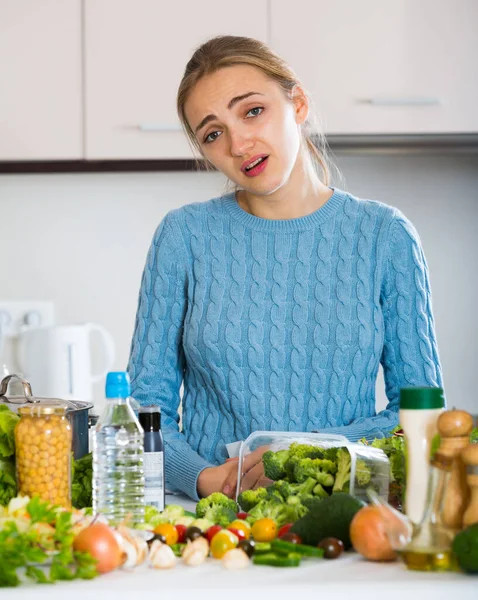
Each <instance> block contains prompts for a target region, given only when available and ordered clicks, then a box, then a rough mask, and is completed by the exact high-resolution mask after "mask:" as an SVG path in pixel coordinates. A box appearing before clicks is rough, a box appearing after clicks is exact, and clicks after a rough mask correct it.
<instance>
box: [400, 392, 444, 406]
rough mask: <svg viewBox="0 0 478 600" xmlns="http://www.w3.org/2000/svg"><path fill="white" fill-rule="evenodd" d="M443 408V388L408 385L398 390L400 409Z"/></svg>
mask: <svg viewBox="0 0 478 600" xmlns="http://www.w3.org/2000/svg"><path fill="white" fill-rule="evenodd" d="M434 408H445V396H444V395H443V389H442V388H439V387H410V388H402V389H401V390H400V409H401V410H409V409H412V410H426V409H434Z"/></svg>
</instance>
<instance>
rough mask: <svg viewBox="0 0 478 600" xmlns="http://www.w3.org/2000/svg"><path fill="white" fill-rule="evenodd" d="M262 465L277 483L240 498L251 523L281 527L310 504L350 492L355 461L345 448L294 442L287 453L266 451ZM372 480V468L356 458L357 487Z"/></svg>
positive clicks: (299, 515) (242, 495)
mask: <svg viewBox="0 0 478 600" xmlns="http://www.w3.org/2000/svg"><path fill="white" fill-rule="evenodd" d="M262 462H263V466H264V474H265V476H266V477H268V478H269V479H272V480H273V481H274V483H273V484H272V485H270V486H268V487H267V488H264V487H262V488H257V489H255V490H244V491H243V492H242V493H241V494H240V495H239V498H238V502H239V504H240V506H241V508H242V509H243V510H245V511H246V512H248V513H249V517H248V520H250V521H252V522H253V521H256V520H257V519H261V518H263V517H268V518H271V519H273V520H274V521H275V522H276V523H277V525H278V526H279V527H280V526H281V525H283V524H285V523H291V522H294V521H297V520H298V519H300V518H301V517H303V516H304V515H305V514H306V513H307V512H308V510H309V506H310V504H311V503H312V504H313V503H314V502H317V501H319V500H321V499H324V498H328V497H329V496H330V495H331V494H332V493H337V492H348V491H349V490H350V476H351V468H352V459H351V456H350V453H349V451H348V449H347V448H346V447H339V448H319V447H317V446H313V445H309V444H299V443H295V442H294V443H292V444H291V445H290V447H289V448H288V449H287V450H278V451H276V452H274V451H272V450H269V451H268V452H265V453H264V455H263V457H262ZM371 480H372V472H371V470H370V468H369V466H368V465H367V463H366V462H365V461H364V460H362V459H360V458H357V462H356V484H357V485H358V486H360V487H364V488H365V487H367V486H368V485H369V484H370V483H371Z"/></svg>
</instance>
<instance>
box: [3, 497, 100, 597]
mask: <svg viewBox="0 0 478 600" xmlns="http://www.w3.org/2000/svg"><path fill="white" fill-rule="evenodd" d="M26 511H27V513H28V517H26V518H21V517H12V518H11V520H10V519H7V520H5V522H4V525H3V527H2V529H1V530H0V587H15V586H18V585H19V584H20V583H21V582H22V579H23V573H24V576H26V578H29V579H31V580H33V581H36V582H38V583H53V582H55V581H59V580H71V579H76V578H81V579H92V578H93V577H95V576H96V575H97V571H96V561H95V560H94V559H93V557H91V556H90V555H89V554H86V553H81V552H75V551H74V550H73V540H74V532H73V523H72V514H71V512H69V511H65V510H63V509H61V508H58V507H54V506H52V505H50V504H48V503H47V502H43V501H42V500H40V499H39V498H33V499H32V500H30V502H29V503H28V504H27V505H26ZM25 523H26V527H25ZM38 523H43V524H47V525H50V526H51V527H52V528H53V539H52V543H51V544H50V543H45V540H44V533H42V531H41V528H40V527H37V526H36V525H37V524H38ZM51 548H53V549H51ZM46 563H47V564H46ZM41 565H43V566H41Z"/></svg>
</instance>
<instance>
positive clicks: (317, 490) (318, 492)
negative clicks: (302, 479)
mask: <svg viewBox="0 0 478 600" xmlns="http://www.w3.org/2000/svg"><path fill="white" fill-rule="evenodd" d="M312 493H313V494H314V496H315V497H317V498H327V496H328V494H327V492H326V491H325V490H324V488H323V486H322V485H321V484H320V483H318V484H317V485H316V486H315V487H314V489H313V490H312Z"/></svg>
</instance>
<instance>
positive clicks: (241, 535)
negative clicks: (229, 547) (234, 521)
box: [227, 527, 246, 540]
mask: <svg viewBox="0 0 478 600" xmlns="http://www.w3.org/2000/svg"><path fill="white" fill-rule="evenodd" d="M227 530H228V531H231V532H232V533H233V534H234V535H235V536H236V537H237V539H238V540H245V539H246V534H245V533H244V532H243V531H242V529H234V527H228V528H227Z"/></svg>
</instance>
